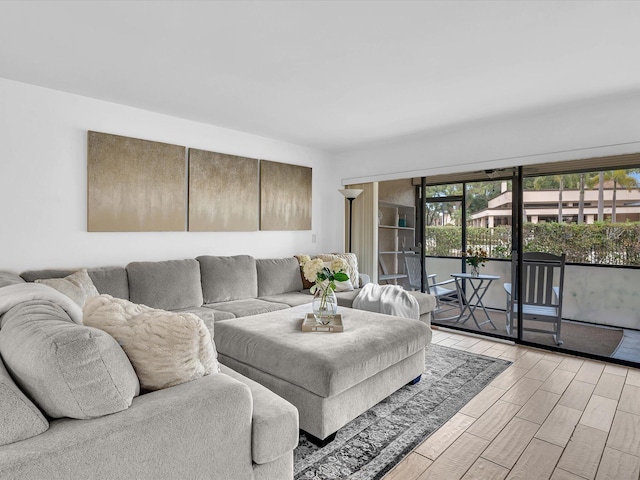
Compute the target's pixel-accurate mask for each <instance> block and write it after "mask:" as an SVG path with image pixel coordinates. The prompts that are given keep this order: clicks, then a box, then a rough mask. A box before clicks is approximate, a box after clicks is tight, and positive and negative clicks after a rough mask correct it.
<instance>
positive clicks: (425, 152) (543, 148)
mask: <svg viewBox="0 0 640 480" xmlns="http://www.w3.org/2000/svg"><path fill="white" fill-rule="evenodd" d="M478 94H479V95H481V94H482V92H478ZM425 108H428V106H425ZM478 113H479V115H481V114H482V112H478ZM639 151H640V94H638V93H637V92H636V93H635V94H626V95H617V96H610V97H606V98H599V99H592V100H590V101H588V102H581V103H575V102H574V103H568V104H565V105H556V106H554V107H553V108H551V107H548V108H541V109H539V110H535V111H528V112H521V113H520V114H519V115H511V116H504V117H500V118H484V119H482V118H481V119H479V120H477V121H475V122H469V123H467V124H464V125H454V126H449V127H443V128H441V129H438V130H433V131H430V132H424V133H422V134H418V135H413V136H411V137H407V138H405V139H403V140H402V141H396V142H392V143H383V144H380V145H375V146H369V147H367V148H360V149H355V150H351V151H348V152H342V153H340V154H338V155H337V160H338V162H339V164H340V171H341V177H342V179H343V183H345V184H349V183H364V182H370V181H381V180H391V179H398V178H408V177H419V176H422V175H425V176H428V175H437V174H442V173H451V172H468V171H477V170H485V169H489V168H506V167H513V166H518V165H526V164H533V163H544V162H552V161H559V160H574V159H580V158H589V157H597V156H602V155H614V154H621V153H634V152H639Z"/></svg>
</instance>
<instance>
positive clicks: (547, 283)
mask: <svg viewBox="0 0 640 480" xmlns="http://www.w3.org/2000/svg"><path fill="white" fill-rule="evenodd" d="M564 265H565V254H564V253H563V254H562V255H560V256H558V255H552V254H550V253H542V252H525V253H523V254H522V296H523V298H522V301H521V302H519V301H518V299H517V298H516V290H515V288H514V285H512V284H511V283H505V284H504V289H505V292H506V294H507V308H506V315H507V325H506V327H507V334H509V335H511V334H512V333H511V332H512V331H515V330H516V328H517V320H518V305H522V318H523V323H524V320H534V321H537V322H548V323H550V324H551V325H550V328H547V329H545V328H542V327H539V328H533V327H524V326H523V331H528V332H537V333H548V334H551V335H553V338H554V340H555V342H556V345H558V346H560V345H562V343H563V342H562V340H561V337H560V333H561V326H562V290H563V285H564ZM516 270H517V261H516V260H515V259H514V260H513V261H512V271H511V278H512V279H515V278H516V274H517V271H516ZM554 283H555V285H554Z"/></svg>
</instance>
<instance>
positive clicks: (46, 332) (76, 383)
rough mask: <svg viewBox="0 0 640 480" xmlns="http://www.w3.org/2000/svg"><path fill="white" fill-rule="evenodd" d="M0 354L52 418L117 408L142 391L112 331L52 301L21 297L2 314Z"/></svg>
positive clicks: (96, 413) (88, 415)
mask: <svg viewBox="0 0 640 480" xmlns="http://www.w3.org/2000/svg"><path fill="white" fill-rule="evenodd" d="M0 354H2V358H3V359H4V362H5V365H6V366H7V370H9V371H10V372H11V374H12V376H13V378H14V379H15V381H16V384H17V385H18V386H19V387H20V389H21V390H22V391H23V392H25V393H26V394H27V395H28V396H29V397H30V398H31V399H32V400H33V401H34V402H35V403H36V404H37V405H38V406H39V407H40V409H41V410H42V411H43V412H45V413H46V414H47V415H48V416H49V417H52V418H60V417H71V418H79V419H87V418H95V417H101V416H103V415H108V414H110V413H115V412H119V411H121V410H125V409H127V408H128V407H129V406H130V405H131V401H132V400H133V397H134V396H136V395H138V394H139V392H140V384H139V383H138V378H137V377H136V374H135V371H134V370H133V367H132V366H131V363H130V362H129V359H128V358H127V356H126V354H125V353H124V351H123V350H122V349H121V348H120V346H119V345H118V343H117V342H116V341H115V340H114V339H113V337H111V336H110V335H109V334H108V333H106V332H103V331H102V330H98V329H96V328H90V327H87V326H84V325H78V324H76V323H74V322H73V321H71V319H70V318H69V316H68V315H67V314H66V312H65V311H64V310H63V309H62V308H61V307H59V306H58V305H56V304H54V303H52V302H48V301H41V300H33V301H29V302H24V303H21V304H19V305H17V306H15V307H13V308H12V309H11V310H9V311H8V312H7V313H5V314H4V315H3V316H2V317H0Z"/></svg>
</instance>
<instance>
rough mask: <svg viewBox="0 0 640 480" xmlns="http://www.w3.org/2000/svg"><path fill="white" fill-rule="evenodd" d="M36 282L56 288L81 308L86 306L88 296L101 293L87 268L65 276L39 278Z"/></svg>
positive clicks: (95, 295)
mask: <svg viewBox="0 0 640 480" xmlns="http://www.w3.org/2000/svg"><path fill="white" fill-rule="evenodd" d="M36 283H42V284H44V285H48V286H49V287H52V288H55V289H56V290H58V291H59V292H60V293H63V294H64V295H66V296H67V297H69V298H70V299H71V300H73V301H74V302H75V303H77V304H78V305H80V308H82V307H83V306H84V303H85V302H86V301H87V298H89V297H97V296H98V295H100V293H99V292H98V290H97V289H96V287H95V285H94V284H93V281H92V280H91V277H90V276H89V274H88V273H87V271H86V270H78V271H77V272H74V273H72V274H71V275H69V276H68V277H64V278H46V279H39V280H36Z"/></svg>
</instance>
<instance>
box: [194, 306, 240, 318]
mask: <svg viewBox="0 0 640 480" xmlns="http://www.w3.org/2000/svg"><path fill="white" fill-rule="evenodd" d="M202 308H206V309H207V310H210V311H211V312H213V321H214V322H219V321H221V320H232V319H234V318H236V316H235V315H234V314H233V313H231V312H224V311H222V310H216V309H215V308H213V307H211V306H208V305H203V306H202Z"/></svg>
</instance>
